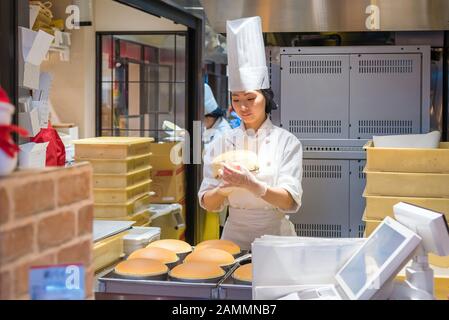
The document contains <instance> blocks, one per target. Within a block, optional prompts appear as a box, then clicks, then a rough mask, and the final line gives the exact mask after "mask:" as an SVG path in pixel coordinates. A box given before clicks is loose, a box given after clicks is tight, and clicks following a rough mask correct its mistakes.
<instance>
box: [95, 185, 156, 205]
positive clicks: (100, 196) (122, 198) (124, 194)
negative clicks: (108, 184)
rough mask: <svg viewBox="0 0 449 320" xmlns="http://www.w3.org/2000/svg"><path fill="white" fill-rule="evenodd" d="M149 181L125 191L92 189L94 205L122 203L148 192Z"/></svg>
mask: <svg viewBox="0 0 449 320" xmlns="http://www.w3.org/2000/svg"><path fill="white" fill-rule="evenodd" d="M150 185H151V180H147V181H145V182H142V183H140V184H137V185H135V186H132V187H128V188H125V189H109V188H108V189H94V201H95V204H110V203H123V202H128V201H130V200H132V199H133V198H137V197H140V196H143V195H145V194H147V193H149V192H150Z"/></svg>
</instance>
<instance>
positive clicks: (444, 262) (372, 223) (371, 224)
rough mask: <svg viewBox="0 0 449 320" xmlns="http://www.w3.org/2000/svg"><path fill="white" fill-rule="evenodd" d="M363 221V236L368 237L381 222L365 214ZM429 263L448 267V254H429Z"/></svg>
mask: <svg viewBox="0 0 449 320" xmlns="http://www.w3.org/2000/svg"><path fill="white" fill-rule="evenodd" d="M363 221H364V222H365V233H364V236H365V238H367V237H369V236H370V235H371V234H372V233H373V231H374V230H375V229H376V228H377V227H378V226H379V224H380V223H381V222H382V220H368V219H366V218H365V216H363ZM429 263H430V264H432V265H434V266H437V267H441V268H449V256H447V257H439V256H436V255H434V254H429Z"/></svg>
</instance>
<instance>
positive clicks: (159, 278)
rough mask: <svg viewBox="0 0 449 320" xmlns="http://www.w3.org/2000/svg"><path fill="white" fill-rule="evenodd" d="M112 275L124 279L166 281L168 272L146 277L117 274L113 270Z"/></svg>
mask: <svg viewBox="0 0 449 320" xmlns="http://www.w3.org/2000/svg"><path fill="white" fill-rule="evenodd" d="M114 277H116V278H119V279H125V280H152V281H166V280H167V278H168V272H166V273H164V274H160V275H157V276H147V277H139V276H136V277H133V276H124V275H121V274H118V273H117V272H114Z"/></svg>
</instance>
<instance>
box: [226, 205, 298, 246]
mask: <svg viewBox="0 0 449 320" xmlns="http://www.w3.org/2000/svg"><path fill="white" fill-rule="evenodd" d="M263 235H272V236H296V232H295V228H294V226H293V224H292V223H291V222H290V221H289V220H288V218H287V217H285V215H284V214H283V213H280V212H278V211H276V210H261V209H236V208H232V207H231V208H229V217H228V220H227V221H226V224H225V227H224V229H223V235H222V237H221V238H222V239H224V240H231V241H233V242H235V243H236V244H237V245H239V246H240V248H241V249H242V250H251V243H253V241H254V240H255V239H256V238H259V237H261V236H263Z"/></svg>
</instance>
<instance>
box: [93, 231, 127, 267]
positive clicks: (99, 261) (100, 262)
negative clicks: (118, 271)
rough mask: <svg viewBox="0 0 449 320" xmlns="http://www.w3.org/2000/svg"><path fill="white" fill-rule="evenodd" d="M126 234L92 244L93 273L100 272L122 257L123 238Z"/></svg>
mask: <svg viewBox="0 0 449 320" xmlns="http://www.w3.org/2000/svg"><path fill="white" fill-rule="evenodd" d="M126 234H127V232H122V233H119V234H117V235H115V236H112V237H109V238H106V239H103V240H101V241H99V242H96V243H94V250H93V257H94V259H93V260H94V261H93V264H94V268H95V271H98V270H101V269H103V268H105V267H107V266H109V265H111V264H113V263H114V262H115V261H117V260H119V259H120V258H121V257H122V256H123V237H124V236H125V235H126Z"/></svg>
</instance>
